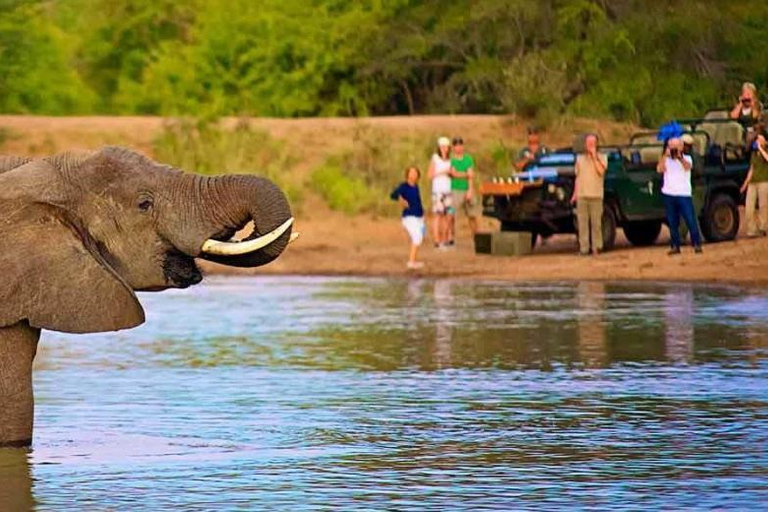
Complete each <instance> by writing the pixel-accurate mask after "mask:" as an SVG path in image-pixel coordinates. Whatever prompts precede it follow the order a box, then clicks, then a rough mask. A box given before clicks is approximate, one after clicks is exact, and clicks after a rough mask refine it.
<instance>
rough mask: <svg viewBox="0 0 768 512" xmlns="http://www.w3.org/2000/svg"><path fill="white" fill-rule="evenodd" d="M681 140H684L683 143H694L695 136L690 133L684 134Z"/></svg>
mask: <svg viewBox="0 0 768 512" xmlns="http://www.w3.org/2000/svg"><path fill="white" fill-rule="evenodd" d="M680 140H682V141H683V144H693V136H692V135H691V134H690V133H686V134H684V135H683V136H682V137H680Z"/></svg>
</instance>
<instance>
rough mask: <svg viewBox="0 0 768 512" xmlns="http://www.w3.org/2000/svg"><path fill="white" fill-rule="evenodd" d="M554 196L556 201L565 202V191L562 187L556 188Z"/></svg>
mask: <svg viewBox="0 0 768 512" xmlns="http://www.w3.org/2000/svg"><path fill="white" fill-rule="evenodd" d="M555 195H556V196H557V200H558V201H565V189H564V188H563V187H557V190H556V192H555Z"/></svg>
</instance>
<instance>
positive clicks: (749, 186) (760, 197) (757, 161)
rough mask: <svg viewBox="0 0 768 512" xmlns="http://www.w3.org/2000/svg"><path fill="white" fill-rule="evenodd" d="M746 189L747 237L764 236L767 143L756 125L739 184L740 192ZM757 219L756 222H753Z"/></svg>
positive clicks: (766, 223)
mask: <svg viewBox="0 0 768 512" xmlns="http://www.w3.org/2000/svg"><path fill="white" fill-rule="evenodd" d="M745 191H746V193H747V199H746V201H745V203H744V209H745V212H746V215H747V237H749V238H754V237H757V236H765V235H766V230H768V144H766V139H765V129H764V128H763V127H762V126H760V125H758V130H757V140H756V141H755V149H754V151H753V152H752V158H751V160H750V165H749V172H748V173H747V177H746V179H745V180H744V184H743V185H742V186H741V193H742V194H743V193H744V192H745ZM758 204H759V206H760V215H759V217H758V219H755V210H756V206H757V205H758ZM756 220H757V222H755V221H756Z"/></svg>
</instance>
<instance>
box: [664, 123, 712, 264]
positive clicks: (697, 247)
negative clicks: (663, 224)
mask: <svg viewBox="0 0 768 512" xmlns="http://www.w3.org/2000/svg"><path fill="white" fill-rule="evenodd" d="M691 168H693V159H692V158H691V157H690V156H689V155H686V154H684V153H683V141H682V140H680V139H678V138H673V139H669V141H667V147H666V149H665V150H664V154H663V155H662V157H661V159H660V160H659V164H658V165H657V166H656V171H657V172H658V173H659V174H663V175H664V185H663V186H662V187H661V194H662V196H663V197H664V205H665V207H666V209H667V225H668V226H669V236H670V238H671V242H670V244H671V248H670V251H669V254H670V255H673V254H680V231H679V228H680V217H681V216H682V217H683V220H685V224H686V226H688V231H689V232H690V234H691V243H692V244H693V248H694V251H695V252H696V253H697V254H700V253H701V252H702V250H701V235H700V234H699V223H698V222H697V221H696V213H695V211H694V208H693V199H692V197H691V193H692V188H691Z"/></svg>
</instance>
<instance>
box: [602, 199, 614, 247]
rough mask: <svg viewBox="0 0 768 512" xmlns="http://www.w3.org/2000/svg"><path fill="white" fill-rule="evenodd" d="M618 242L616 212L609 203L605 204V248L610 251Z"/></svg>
mask: <svg viewBox="0 0 768 512" xmlns="http://www.w3.org/2000/svg"><path fill="white" fill-rule="evenodd" d="M615 243H616V214H615V213H614V212H613V208H611V207H610V206H609V205H604V206H603V250H604V251H610V250H611V249H613V245H614V244H615Z"/></svg>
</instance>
